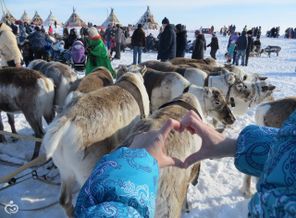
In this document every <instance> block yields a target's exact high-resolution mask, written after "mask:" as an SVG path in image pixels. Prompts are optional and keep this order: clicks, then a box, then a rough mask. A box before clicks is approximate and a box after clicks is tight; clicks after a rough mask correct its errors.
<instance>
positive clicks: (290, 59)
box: [0, 36, 296, 218]
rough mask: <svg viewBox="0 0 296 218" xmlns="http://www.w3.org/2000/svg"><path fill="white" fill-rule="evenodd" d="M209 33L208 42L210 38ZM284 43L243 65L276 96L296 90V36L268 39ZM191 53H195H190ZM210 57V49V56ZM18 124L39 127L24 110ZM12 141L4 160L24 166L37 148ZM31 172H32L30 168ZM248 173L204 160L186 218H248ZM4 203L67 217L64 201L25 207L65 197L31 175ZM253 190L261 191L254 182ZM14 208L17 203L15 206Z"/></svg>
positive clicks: (25, 130)
mask: <svg viewBox="0 0 296 218" xmlns="http://www.w3.org/2000/svg"><path fill="white" fill-rule="evenodd" d="M208 37H209V36H207V42H209V41H210V38H208ZM219 42H220V50H218V54H217V57H218V61H219V62H221V63H223V62H224V61H225V59H224V53H225V52H226V44H227V38H224V37H219ZM267 45H279V46H281V47H282V50H281V52H280V55H279V57H276V56H275V55H273V54H272V56H271V58H268V57H267V55H264V54H263V55H262V57H256V58H255V57H254V58H250V60H249V66H248V67H243V69H245V70H246V71H247V72H248V73H255V72H256V73H260V74H261V75H263V76H267V77H268V80H269V81H270V82H271V83H272V84H274V85H275V86H276V87H277V88H276V90H275V92H274V97H275V99H279V98H283V97H286V96H293V95H295V94H296V86H295V84H296V72H295V67H296V40H287V39H282V38H281V39H269V38H265V37H263V38H262V46H263V47H266V46H267ZM156 55H157V54H156V53H149V54H143V61H145V60H150V59H156ZM187 55H188V56H190V54H187ZM207 56H209V49H208V50H207V52H206V57H207ZM131 63H132V52H131V51H126V52H125V53H123V54H122V59H121V60H114V62H113V65H114V67H115V66H118V65H119V64H131ZM254 111H255V108H252V109H250V110H249V111H248V112H247V114H245V115H244V116H241V117H237V121H236V123H235V124H234V125H233V126H232V128H230V129H228V130H227V131H226V135H227V136H230V137H237V135H238V133H239V132H240V131H241V130H242V128H244V127H245V126H246V125H248V124H251V123H255V120H254ZM2 119H3V120H4V128H5V130H6V131H10V128H9V125H8V122H7V117H6V115H5V114H4V113H2ZM15 120H16V128H17V130H18V132H19V134H24V135H32V134H33V131H32V130H31V128H30V127H29V125H28V123H27V122H26V120H25V118H24V116H23V115H22V114H18V115H16V117H15ZM8 141H9V142H8V143H7V144H0V159H1V160H8V161H10V162H14V163H19V164H23V163H25V162H26V161H27V160H29V159H30V157H31V155H32V151H33V147H34V145H33V143H32V142H25V141H18V142H12V140H11V139H8ZM48 167H50V164H48V165H47V166H44V167H43V168H42V169H38V170H37V172H38V174H39V175H43V174H47V173H49V174H48V176H50V177H55V178H56V181H57V182H58V177H56V176H57V174H58V171H57V170H56V169H53V170H50V169H47V168H48ZM15 168H16V167H15V166H7V165H4V164H3V162H1V161H0V169H1V170H0V177H1V176H4V175H6V174H8V173H9V172H12V171H13V170H15ZM30 171H31V169H30V170H28V171H26V172H30ZM242 178H243V174H241V173H240V172H238V171H237V170H236V169H235V167H234V165H233V159H232V158H225V159H221V160H208V161H203V162H202V167H201V173H200V175H199V183H198V185H197V186H196V187H193V186H190V189H189V193H188V199H189V201H190V206H191V208H192V210H191V211H190V213H188V214H183V215H182V217H183V218H193V217H201V218H228V217H236V218H243V217H246V216H247V204H248V199H246V198H244V197H243V196H242V194H241V193H240V191H239V189H240V187H241V184H242ZM1 187H2V186H0V203H1V204H8V203H9V202H10V201H13V203H14V204H16V205H17V206H18V207H19V211H18V212H17V213H15V214H10V215H9V214H7V213H6V212H5V211H4V208H3V206H0V217H1V218H6V217H22V218H27V217H28V218H37V217H38V218H41V217H44V218H47V217H65V215H64V213H63V210H62V209H61V207H60V206H59V205H58V204H54V205H53V206H51V207H48V208H45V209H42V210H38V211H24V210H27V209H33V208H39V207H43V206H46V205H50V204H51V203H56V202H57V200H58V196H59V186H55V185H49V184H45V183H43V182H40V181H38V180H33V179H28V180H26V181H24V182H22V183H20V184H17V185H15V186H13V187H10V188H8V189H5V190H1ZM253 189H255V187H254V185H253ZM10 209H12V207H11V208H10Z"/></svg>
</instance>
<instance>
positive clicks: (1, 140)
mask: <svg viewBox="0 0 296 218" xmlns="http://www.w3.org/2000/svg"><path fill="white" fill-rule="evenodd" d="M0 143H3V144H4V143H7V141H6V138H5V137H4V136H3V135H0Z"/></svg>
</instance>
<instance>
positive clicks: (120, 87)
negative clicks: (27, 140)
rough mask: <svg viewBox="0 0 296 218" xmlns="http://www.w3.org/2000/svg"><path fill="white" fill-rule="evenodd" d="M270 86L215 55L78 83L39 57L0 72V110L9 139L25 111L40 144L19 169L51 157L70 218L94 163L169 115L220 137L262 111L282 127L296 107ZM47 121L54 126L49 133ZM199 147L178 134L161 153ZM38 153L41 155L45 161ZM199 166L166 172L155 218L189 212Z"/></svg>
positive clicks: (196, 140)
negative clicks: (195, 120)
mask: <svg viewBox="0 0 296 218" xmlns="http://www.w3.org/2000/svg"><path fill="white" fill-rule="evenodd" d="M266 79H267V77H261V76H260V75H257V74H247V73H245V72H244V71H243V70H242V69H240V68H238V67H236V66H232V65H221V64H219V63H217V62H216V61H215V60H213V59H210V58H208V59H205V60H194V59H187V58H175V59H173V60H171V61H170V62H158V61H155V60H152V61H146V62H144V63H142V64H140V65H131V66H123V65H122V66H119V67H118V68H117V78H116V80H115V81H114V79H113V78H112V75H111V73H110V72H109V71H108V70H107V69H106V68H104V67H99V68H97V69H95V70H94V71H93V72H92V73H91V74H89V75H87V76H85V77H84V78H82V79H78V78H77V75H76V73H75V71H74V70H73V69H71V68H70V67H69V66H67V65H64V64H62V63H59V62H45V61H43V60H34V61H32V62H31V63H30V64H29V66H28V68H3V69H0V90H1V92H0V111H3V112H7V115H8V121H9V124H10V126H11V130H12V132H14V133H16V129H15V127H14V117H13V115H12V113H14V112H22V113H23V114H24V116H25V118H26V120H27V121H28V123H29V124H30V126H31V127H32V129H33V130H34V133H35V136H36V137H38V138H43V139H42V143H41V142H36V143H35V148H34V151H33V156H32V161H31V162H28V163H27V164H25V165H24V166H22V167H21V168H20V169H19V170H18V172H20V171H22V170H24V169H26V168H29V167H32V166H34V165H38V164H40V163H41V162H45V161H47V160H49V159H50V158H51V159H52V161H53V162H54V164H55V165H56V166H57V168H58V169H59V172H60V178H61V193H60V204H61V206H62V207H63V208H64V209H65V212H66V214H67V216H68V217H73V211H74V207H73V205H72V195H73V193H74V190H75V189H74V187H75V186H76V185H77V184H78V185H79V186H80V187H82V185H83V184H84V182H85V181H86V180H87V178H88V177H89V175H90V174H91V171H92V169H93V167H94V166H95V163H96V162H97V160H98V159H99V158H101V157H102V156H103V155H105V154H107V153H109V152H111V151H112V150H113V149H116V148H117V147H118V146H120V145H124V146H129V145H130V144H131V142H132V140H133V138H134V137H135V136H136V135H137V134H140V133H142V132H146V131H149V130H152V129H158V128H160V127H161V126H162V125H163V123H164V122H165V121H166V120H167V119H169V118H173V119H176V120H180V119H181V118H182V117H183V116H184V115H185V114H186V113H187V112H188V111H189V110H193V111H196V112H197V113H198V114H200V116H201V117H202V119H203V120H204V121H205V122H209V123H211V124H212V125H213V126H214V127H215V128H216V129H217V130H219V131H223V130H224V129H225V128H229V127H230V126H231V125H232V124H233V123H234V122H235V117H237V116H241V115H243V114H244V113H245V112H246V111H247V110H248V109H249V108H250V107H254V106H257V108H256V122H257V124H259V125H265V126H273V127H279V126H280V125H281V123H282V122H283V121H284V120H285V119H286V118H287V117H288V115H289V114H290V113H291V112H292V111H293V110H294V109H296V99H295V98H285V99H281V100H276V101H274V100H273V98H272V93H273V91H274V89H275V88H276V87H275V86H273V85H272V84H270V83H268V81H267V80H266ZM283 108H285V111H283V110H282V109H283ZM42 118H44V119H45V120H46V122H47V123H49V126H48V128H47V131H46V132H45V131H44V129H43V126H42ZM0 130H3V122H2V119H1V116H0ZM4 142H5V137H4V136H3V135H0V143H4ZM201 142H202V139H201V137H200V136H199V135H196V134H195V135H191V134H190V133H189V132H186V131H184V132H182V133H178V132H174V131H173V133H170V136H169V137H168V140H167V142H166V143H167V146H165V149H166V152H167V154H168V155H170V156H173V157H176V158H179V159H181V160H182V159H185V158H186V157H187V156H188V155H190V154H191V153H193V152H195V151H197V150H198V149H199V148H200V147H201ZM184 145H186V146H184ZM41 146H42V147H44V149H45V151H46V152H45V154H39V150H40V147H41ZM200 167H201V166H200V163H196V164H195V165H193V166H191V167H189V168H187V169H178V168H174V167H168V168H164V169H161V170H160V180H159V188H158V195H157V199H156V201H157V202H156V217H178V216H181V213H182V211H184V210H186V205H188V204H187V197H186V196H187V190H188V187H189V184H190V183H191V184H193V185H196V184H197V181H198V175H199V170H200ZM250 181H251V180H250V177H246V178H245V181H244V190H243V191H244V194H246V195H250V193H251V192H250ZM0 182H2V183H3V182H7V178H6V179H4V180H3V179H1V181H0Z"/></svg>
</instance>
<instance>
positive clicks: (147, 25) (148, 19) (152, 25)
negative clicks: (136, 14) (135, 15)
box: [136, 6, 159, 30]
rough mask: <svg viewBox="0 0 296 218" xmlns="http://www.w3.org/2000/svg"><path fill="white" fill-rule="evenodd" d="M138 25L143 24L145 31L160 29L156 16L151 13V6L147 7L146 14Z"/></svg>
mask: <svg viewBox="0 0 296 218" xmlns="http://www.w3.org/2000/svg"><path fill="white" fill-rule="evenodd" d="M138 24H142V26H143V28H144V29H152V30H156V29H158V27H159V26H158V23H157V22H156V21H155V20H154V16H153V15H152V13H151V11H150V8H149V6H147V10H146V12H145V13H144V14H143V15H142V17H141V18H140V20H139V21H138V23H137V24H136V26H137V25H138Z"/></svg>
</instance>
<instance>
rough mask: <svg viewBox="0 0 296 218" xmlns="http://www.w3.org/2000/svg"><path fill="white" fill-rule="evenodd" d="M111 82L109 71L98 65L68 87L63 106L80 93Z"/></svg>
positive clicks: (79, 95) (80, 94)
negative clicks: (68, 90) (68, 91)
mask: <svg viewBox="0 0 296 218" xmlns="http://www.w3.org/2000/svg"><path fill="white" fill-rule="evenodd" d="M112 84H113V77H112V74H111V72H110V71H109V70H108V69H107V68H105V67H98V68H96V69H95V70H93V72H92V73H90V74H88V75H87V76H85V77H83V78H82V79H78V80H76V81H75V82H74V83H73V84H72V87H71V89H70V93H69V94H68V96H67V98H66V100H65V105H64V107H67V105H69V104H70V103H71V102H72V101H74V100H75V99H77V98H79V97H81V96H82V95H84V94H86V93H89V92H92V91H95V90H98V89H100V88H103V87H105V86H109V85H112Z"/></svg>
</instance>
